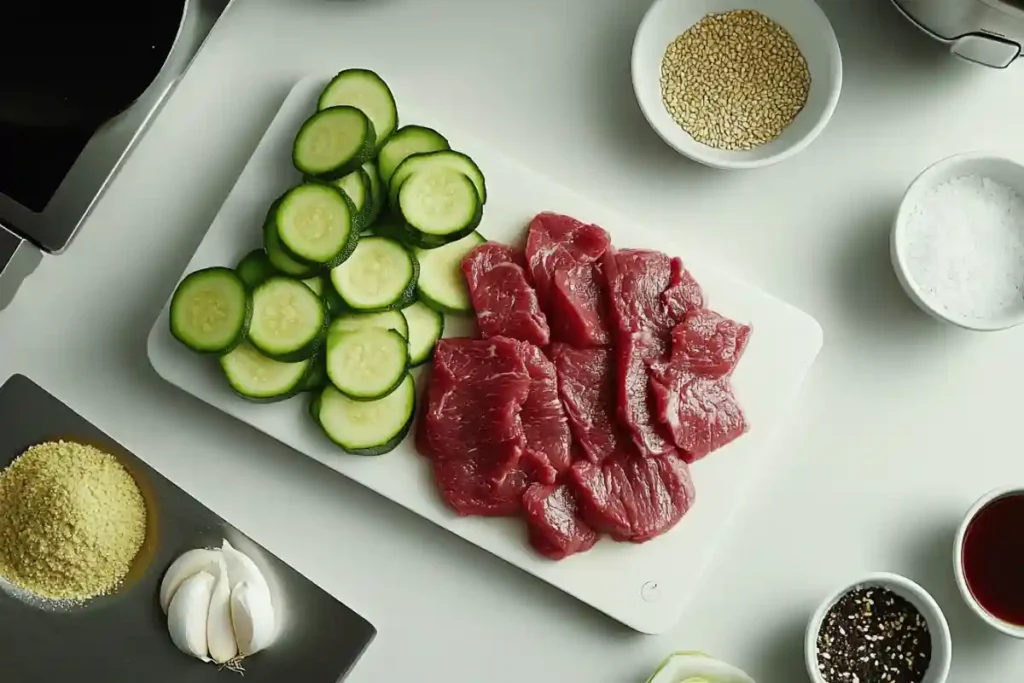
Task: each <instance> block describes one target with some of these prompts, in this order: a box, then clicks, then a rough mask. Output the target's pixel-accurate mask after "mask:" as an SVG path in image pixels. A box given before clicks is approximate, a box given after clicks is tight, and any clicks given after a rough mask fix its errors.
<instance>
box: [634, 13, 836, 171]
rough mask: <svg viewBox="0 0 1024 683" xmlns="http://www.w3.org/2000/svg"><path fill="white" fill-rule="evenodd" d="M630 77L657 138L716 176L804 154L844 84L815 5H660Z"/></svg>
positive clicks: (647, 21) (650, 16)
mask: <svg viewBox="0 0 1024 683" xmlns="http://www.w3.org/2000/svg"><path fill="white" fill-rule="evenodd" d="M754 7H756V9H753V8H754ZM632 72H633V90H634V93H635V94H636V98H637V102H638V103H639V104H640V109H641V111H643V114H644V116H645V117H646V118H647V121H648V122H649V123H650V124H651V127H653V128H654V130H655V132H657V133H658V135H659V136H661V138H662V139H663V140H664V141H665V142H666V143H668V145H669V146H671V147H673V148H674V149H675V150H676V151H678V152H680V153H681V154H683V155H685V156H687V157H690V158H691V159H694V160H695V161H699V162H701V163H703V164H705V165H707V166H712V167H715V168H722V169H750V168H759V167H763V166H768V165H771V164H775V163H778V162H780V161H783V160H785V159H788V158H789V157H792V156H793V155H795V154H797V153H798V152H800V151H801V150H803V149H805V148H806V147H807V146H808V145H810V144H811V142H813V141H814V140H815V138H817V137H818V135H819V134H820V133H821V131H822V130H824V128H825V126H826V125H827V124H828V122H829V120H830V119H831V118H832V113H833V112H834V111H835V108H836V105H837V104H838V102H839V93H840V91H841V90H842V81H843V67H842V57H841V55H840V51H839V42H838V41H837V40H836V35H835V32H834V31H833V30H832V25H831V23H829V20H828V17H826V16H825V13H824V12H823V11H822V10H821V8H819V7H818V5H817V3H816V2H815V1H814V0H757V2H751V1H750V0H656V2H655V3H654V4H653V5H651V8H650V9H649V10H648V11H647V14H646V15H645V16H644V18H643V20H642V21H641V22H640V27H639V29H638V30H637V34H636V39H635V40H634V42H633V53H632Z"/></svg>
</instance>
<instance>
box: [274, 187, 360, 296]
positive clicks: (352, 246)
mask: <svg viewBox="0 0 1024 683" xmlns="http://www.w3.org/2000/svg"><path fill="white" fill-rule="evenodd" d="M313 182H314V183H316V184H317V185H320V186H321V187H327V188H330V189H331V190H332V191H333V192H335V193H337V195H338V196H339V197H341V199H342V200H343V201H344V202H345V205H346V206H347V207H348V213H349V232H348V239H347V240H346V241H345V244H344V245H343V246H342V248H341V250H340V251H338V252H337V253H336V254H335V255H334V256H333V257H331V258H330V259H329V260H327V261H325V262H318V261H310V260H309V259H307V258H305V257H303V256H301V255H299V254H296V253H295V252H294V251H292V250H291V249H289V248H288V245H287V244H285V241H284V240H283V239H281V232H280V225H281V224H280V221H278V220H277V214H278V212H279V211H280V210H281V205H282V204H283V203H284V199H285V197H287V196H288V194H289V193H290V192H291V191H292V190H294V189H295V188H291V189H290V190H288V191H287V192H285V193H284V194H282V195H281V196H280V197H278V198H277V199H276V200H275V201H274V203H273V205H272V206H271V210H270V211H268V212H267V221H269V222H270V223H272V225H273V230H274V231H275V233H276V235H277V239H276V243H277V244H278V245H279V246H280V248H281V252H282V253H284V255H285V256H287V257H288V258H290V259H291V260H292V261H295V263H298V264H301V265H303V266H306V267H308V268H311V269H313V271H314V273H315V274H318V275H319V274H321V273H323V272H324V271H328V270H330V269H331V268H334V267H335V266H340V265H341V264H342V263H344V262H345V259H347V258H348V257H349V256H351V255H352V252H353V251H355V250H356V246H357V245H358V244H359V232H360V227H359V226H358V225H357V224H356V207H355V204H353V203H352V200H351V199H349V197H348V195H347V194H345V193H344V192H342V191H341V189H339V188H338V187H336V186H335V185H332V184H331V183H325V182H320V181H317V180H314V181H313ZM286 275H287V273H286ZM299 279H300V280H306V279H308V278H304V277H303V278H299Z"/></svg>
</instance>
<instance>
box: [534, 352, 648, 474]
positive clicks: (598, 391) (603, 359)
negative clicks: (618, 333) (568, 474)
mask: <svg viewBox="0 0 1024 683" xmlns="http://www.w3.org/2000/svg"><path fill="white" fill-rule="evenodd" d="M614 354H615V352H614V350H613V349H576V348H573V347H571V346H569V345H568V344H559V343H556V344H553V345H552V347H551V358H552V360H553V361H554V363H555V368H556V370H557V371H558V393H559V395H560V396H561V398H562V405H563V406H565V413H566V415H567V416H568V418H569V427H570V429H571V430H572V435H573V438H575V440H576V444H577V445H578V446H579V450H580V451H581V453H582V455H583V457H585V458H586V459H587V460H590V461H591V462H595V463H600V462H601V461H602V460H604V459H605V458H608V457H610V456H611V455H613V454H614V453H615V452H616V451H618V450H620V449H621V448H622V444H624V443H626V444H628V443H629V436H628V435H625V434H624V433H623V432H622V429H621V428H620V426H619V425H618V423H617V421H616V419H615V355H614Z"/></svg>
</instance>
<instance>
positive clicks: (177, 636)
mask: <svg viewBox="0 0 1024 683" xmlns="http://www.w3.org/2000/svg"><path fill="white" fill-rule="evenodd" d="M214 580H215V579H214V577H213V574H210V573H209V572H199V573H197V574H193V575H192V576H190V577H188V578H187V579H185V580H184V581H182V582H181V585H180V587H179V588H178V590H177V591H176V592H175V594H174V597H173V598H172V599H171V604H170V605H169V606H168V608H167V630H168V631H170V634H171V640H172V641H174V644H175V645H177V646H178V649H179V650H181V651H182V652H184V653H185V654H187V655H192V656H193V657H198V658H199V659H202V660H204V661H208V660H207V655H208V654H209V650H208V647H207V641H206V621H207V616H208V614H209V610H210V595H211V593H212V591H213V583H214Z"/></svg>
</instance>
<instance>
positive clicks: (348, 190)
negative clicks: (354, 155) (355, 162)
mask: <svg viewBox="0 0 1024 683" xmlns="http://www.w3.org/2000/svg"><path fill="white" fill-rule="evenodd" d="M365 167H366V164H363V165H362V166H360V167H359V168H358V169H356V170H355V171H352V172H351V173H349V174H348V175H347V176H345V177H344V178H340V179H338V180H335V181H334V186H335V187H337V188H338V189H339V190H341V191H342V192H344V193H345V196H346V197H348V199H349V201H350V202H352V208H353V209H354V211H353V215H352V221H353V222H354V223H355V224H356V226H357V227H358V228H359V229H360V230H362V229H363V227H364V226H366V225H368V224H369V222H370V215H371V214H372V213H373V197H372V193H371V188H370V182H371V181H370V176H369V174H368V173H367V172H366V168H365Z"/></svg>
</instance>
